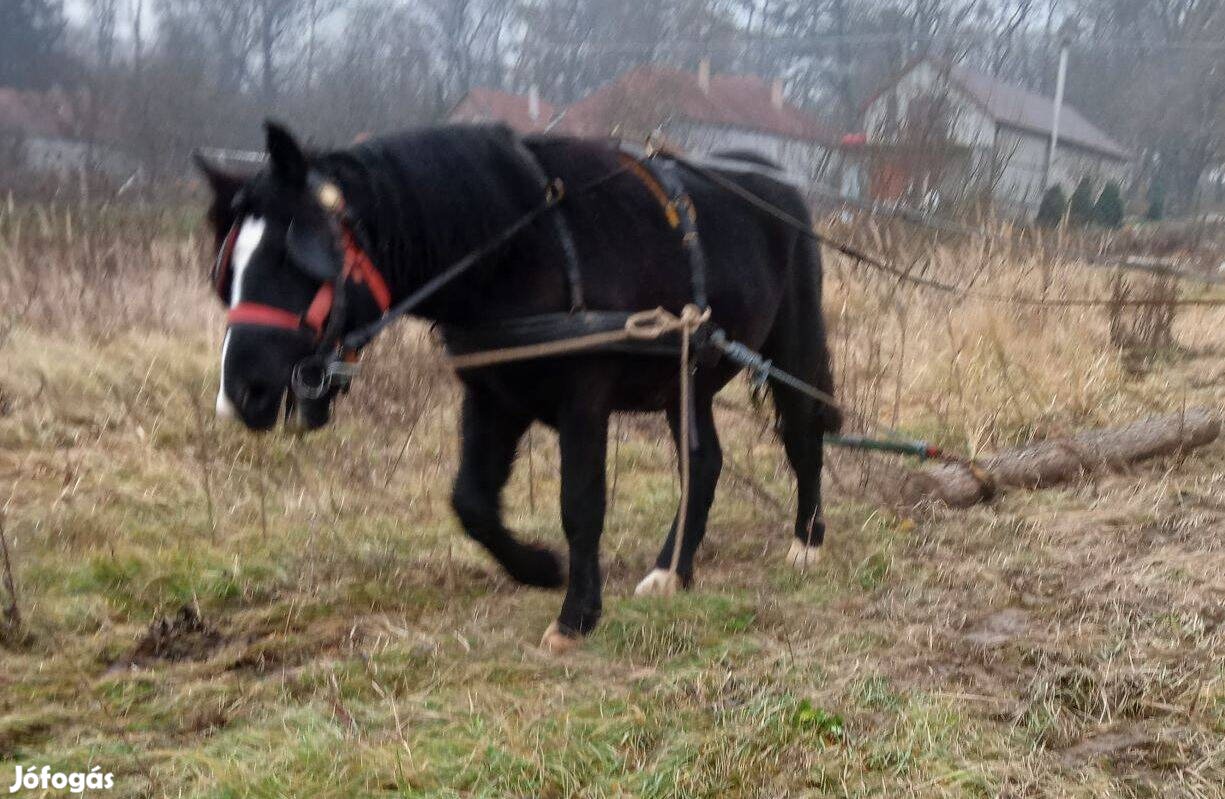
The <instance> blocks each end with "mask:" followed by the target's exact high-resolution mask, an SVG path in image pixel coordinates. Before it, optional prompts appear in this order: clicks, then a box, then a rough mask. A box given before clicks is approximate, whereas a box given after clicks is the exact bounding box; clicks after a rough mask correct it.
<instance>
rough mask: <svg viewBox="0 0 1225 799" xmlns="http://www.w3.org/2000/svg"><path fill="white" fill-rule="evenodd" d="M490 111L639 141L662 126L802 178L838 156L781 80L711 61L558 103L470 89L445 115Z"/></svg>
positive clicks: (517, 121) (680, 140) (816, 175)
mask: <svg viewBox="0 0 1225 799" xmlns="http://www.w3.org/2000/svg"><path fill="white" fill-rule="evenodd" d="M546 108H547V109H549V110H550V111H551V112H552V113H551V119H550V120H549V122H548V124H546V125H541V124H540V121H541V118H542V117H541V115H539V114H537V115H536V116H532V115H531V114H530V113H527V112H530V111H531V110H532V109H546ZM494 118H496V119H501V120H502V121H505V122H508V123H510V124H511V125H512V127H515V128H516V129H518V130H521V131H524V132H526V131H529V130H539V129H541V128H542V127H544V128H548V129H550V130H554V131H556V132H558V133H569V134H572V135H576V136H593V137H603V136H618V137H621V138H624V139H627V140H631V141H634V140H636V141H640V142H642V141H645V140H646V137H647V136H648V135H651V134H654V133H657V132H659V133H662V134H663V137H664V139H665V140H666V141H667V143H668V144H669V145H670V146H673V147H677V148H679V149H681V150H685V151H692V152H698V153H709V152H713V151H715V150H751V151H753V152H756V153H759V154H761V155H763V156H766V157H767V158H771V159H773V160H775V161H776V162H778V163H779V164H780V165H782V166H783V167H784V168H785V169H786V170H787V171H788V172H790V173H792V174H793V175H795V176H796V177H797V178H799V179H801V180H803V181H825V180H828V176H829V174H830V173H831V170H832V168H833V166H834V164H833V162H834V161H835V160H836V158H837V156H838V149H837V143H838V136H837V134H835V133H834V132H833V130H832V129H830V128H828V127H826V126H825V125H823V124H822V123H821V122H819V121H818V120H816V119H815V118H813V117H812V116H810V115H809V114H807V113H806V112H804V111H801V110H800V109H798V108H796V107H795V106H793V105H791V104H790V103H788V102H787V101H786V99H785V98H784V96H783V84H782V81H779V80H776V81H773V82H772V83H767V82H765V81H763V80H761V79H760V78H756V77H751V76H741V75H712V74H711V71H710V63H709V62H708V61H703V62H702V64H701V66H700V67H699V69H698V71H697V72H696V73H695V72H687V71H683V70H679V69H673V68H671V67H663V66H657V65H648V66H641V67H638V68H636V69H632V70H630V71H629V72H626V73H625V74H623V75H621V76H619V77H618V78H616V79H615V80H613V81H612V82H610V83H607V84H605V85H604V86H601V87H600V88H598V89H596V90H595V91H593V92H592V93H591V94H589V95H587V96H586V97H584V98H582V99H580V100H578V101H577V102H575V103H573V104H572V105H570V106H568V107H562V108H554V107H552V106H549V105H548V104H547V103H544V102H543V101H541V100H539V99H538V98H535V99H533V97H532V96H531V95H529V96H528V97H520V96H517V95H506V94H504V93H501V92H492V91H489V90H485V89H475V90H473V91H472V92H470V93H469V94H468V96H466V97H465V98H464V99H463V100H461V101H460V103H459V104H458V105H457V106H456V107H455V109H454V110H453V111H452V113H451V114H450V116H449V119H451V120H452V121H477V120H487V119H494Z"/></svg>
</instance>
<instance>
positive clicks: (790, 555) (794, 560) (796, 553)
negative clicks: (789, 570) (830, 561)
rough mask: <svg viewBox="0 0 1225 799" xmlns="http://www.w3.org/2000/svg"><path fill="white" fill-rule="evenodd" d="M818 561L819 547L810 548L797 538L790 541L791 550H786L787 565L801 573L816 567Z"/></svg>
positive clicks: (819, 558) (819, 557)
mask: <svg viewBox="0 0 1225 799" xmlns="http://www.w3.org/2000/svg"><path fill="white" fill-rule="evenodd" d="M820 560H821V547H810V546H808V545H807V544H804V543H802V542H801V541H800V540H799V539H798V538H793V539H791V549H788V550H787V563H789V564H790V565H792V566H794V567H795V568H797V569H800V570H801V571H802V570H805V569H807V568H808V567H809V566H816V565H817V562H818V561H820Z"/></svg>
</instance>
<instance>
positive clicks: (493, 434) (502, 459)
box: [451, 388, 563, 588]
mask: <svg viewBox="0 0 1225 799" xmlns="http://www.w3.org/2000/svg"><path fill="white" fill-rule="evenodd" d="M461 418H462V422H461V435H462V439H463V444H462V447H463V454H462V455H461V458H460V466H459V473H458V475H457V476H456V478H455V488H454V491H453V492H452V494H451V504H452V506H453V507H454V508H455V513H456V515H458V516H459V520H460V523H461V524H463V526H464V530H465V532H467V533H468V535H469V536H470V537H471V538H472V539H473V540H474V541H476V542H477V543H479V544H480V545H481V546H483V547H485V549H486V550H488V552H489V554H490V555H492V556H493V557H494V559H495V560H497V561H498V563H500V564H501V565H502V568H504V569H506V572H507V574H509V575H510V576H511V577H512V578H513V579H514V580H516V581H517V582H520V583H523V584H525V585H534V586H539V587H541V588H558V587H560V586H561V584H562V582H563V579H562V573H561V566H560V564H559V563H558V559H557V555H555V554H554V553H553V552H552V551H551V550H549V549H547V548H546V547H542V546H535V545H532V544H524V543H521V542H519V541H517V540H515V537H514V535H512V534H511V532H510V530H508V529H506V527H504V526H503V525H502V507H501V496H502V488H503V486H505V485H506V480H507V479H508V478H509V477H510V471H511V467H512V466H513V465H514V462H515V452H516V449H517V447H518V444H519V439H520V438H522V436H523V433H524V432H525V431H526V430H527V428H528V426H529V425H530V424H531V419H529V418H526V417H524V416H523V415H521V414H517V413H514V412H513V411H511V410H510V409H508V408H506V407H505V406H504V405H503V404H502V403H499V402H497V401H496V400H495V399H493V398H492V397H489V396H488V395H486V394H484V393H482V392H479V391H477V390H475V389H471V388H469V389H467V390H466V391H465V392H464V404H463V410H462V417H461Z"/></svg>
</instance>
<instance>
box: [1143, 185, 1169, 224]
mask: <svg viewBox="0 0 1225 799" xmlns="http://www.w3.org/2000/svg"><path fill="white" fill-rule="evenodd" d="M1144 218H1145V219H1147V220H1149V221H1150V222H1160V221H1161V220H1162V219H1164V218H1165V189H1164V188H1162V187H1161V186H1160V185H1157V184H1153V186H1152V187H1151V188H1149V190H1148V212H1147V213H1145V215H1144Z"/></svg>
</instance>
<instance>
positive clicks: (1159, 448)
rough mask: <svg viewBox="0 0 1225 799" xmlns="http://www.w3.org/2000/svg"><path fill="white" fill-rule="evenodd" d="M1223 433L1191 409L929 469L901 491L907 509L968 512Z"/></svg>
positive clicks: (1215, 420)
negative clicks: (924, 505) (1014, 492)
mask: <svg viewBox="0 0 1225 799" xmlns="http://www.w3.org/2000/svg"><path fill="white" fill-rule="evenodd" d="M1220 431H1221V422H1220V419H1219V417H1218V416H1217V415H1216V413H1214V412H1213V411H1211V410H1209V409H1207V408H1192V409H1189V410H1187V411H1184V412H1181V413H1174V414H1169V415H1166V416H1153V417H1150V418H1147V419H1141V420H1140V421H1137V422H1132V423H1131V424H1127V425H1123V426H1122V427H1111V428H1103V429H1099V430H1088V431H1085V432H1083V433H1078V434H1076V435H1073V436H1069V437H1066V438H1058V439H1050V440H1047V441H1041V442H1037V443H1035V444H1032V445H1030V446H1027V447H1022V448H1020V449H1015V450H1008V451H1006V452H1001V453H998V454H996V455H990V456H987V457H985V458H980V459H979V460H977V461H975V462H974V463H973V464H962V463H940V464H935V465H932V466H927V467H925V468H923V469H921V470H918V471H915V472H911V473H910V474H908V475H906V476H905V477H904V478H903V480H902V484H901V487H900V492H899V493H900V497H901V499H902V502H903V503H905V504H908V505H913V504H917V503H919V502H922V501H925V500H927V501H937V502H943V503H944V504H946V505H949V506H951V507H954V508H968V507H970V506H971V505H976V504H978V503H980V502H986V501H987V500H989V499H991V498H992V497H993V496H995V494H996V492H997V491H998V490H1000V489H1003V488H1027V489H1036V488H1045V487H1047V486H1052V485H1057V484H1060V483H1067V482H1070V481H1072V480H1075V479H1078V478H1080V477H1082V476H1083V475H1086V474H1090V473H1093V472H1098V471H1104V470H1110V469H1119V468H1122V467H1124V466H1127V465H1128V464H1132V463H1138V462H1140V461H1143V460H1147V459H1149V458H1156V457H1160V456H1163V455H1178V454H1182V453H1184V452H1188V451H1190V450H1193V449H1195V448H1197V447H1202V446H1204V445H1205V444H1208V443H1210V442H1212V441H1214V440H1216V438H1217V436H1218V435H1219V434H1220Z"/></svg>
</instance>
